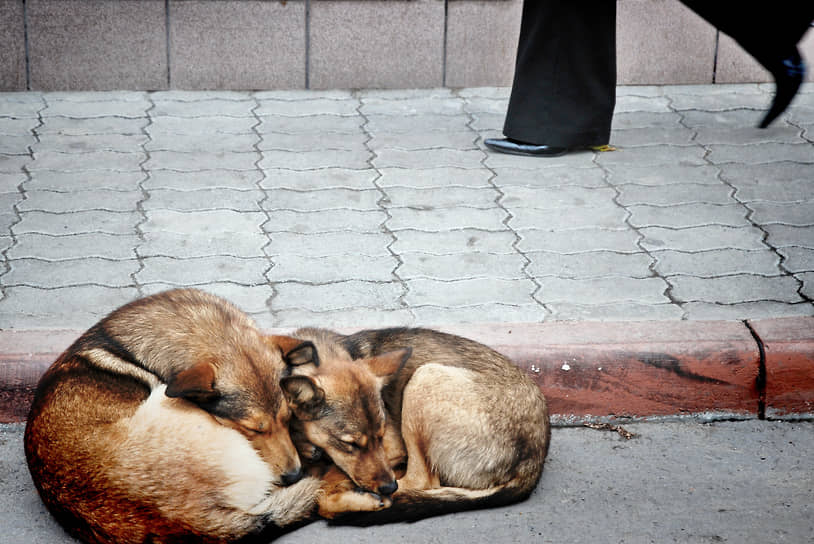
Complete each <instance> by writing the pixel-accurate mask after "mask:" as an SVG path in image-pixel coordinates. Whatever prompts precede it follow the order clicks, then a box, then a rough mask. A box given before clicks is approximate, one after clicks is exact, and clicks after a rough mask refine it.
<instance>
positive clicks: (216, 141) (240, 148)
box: [144, 132, 259, 153]
mask: <svg viewBox="0 0 814 544" xmlns="http://www.w3.org/2000/svg"><path fill="white" fill-rule="evenodd" d="M258 140H259V138H258V136H257V135H256V134H253V133H250V132H246V133H240V134H219V135H218V137H217V138H213V137H212V134H210V133H196V134H167V133H157V134H151V137H150V139H149V141H147V142H146V143H145V144H144V149H146V150H147V151H149V152H155V151H177V152H184V153H193V152H196V151H197V152H212V151H216V152H227V151H231V152H234V153H239V152H245V151H249V150H251V149H252V148H253V146H254V145H255V144H256V143H257V142H258Z"/></svg>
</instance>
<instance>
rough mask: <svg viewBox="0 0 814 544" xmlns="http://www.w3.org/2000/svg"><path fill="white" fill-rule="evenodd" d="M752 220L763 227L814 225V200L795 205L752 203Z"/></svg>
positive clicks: (750, 205)
mask: <svg viewBox="0 0 814 544" xmlns="http://www.w3.org/2000/svg"><path fill="white" fill-rule="evenodd" d="M749 207H750V208H751V209H752V210H753V212H754V213H753V214H752V220H753V221H756V222H758V223H760V224H762V225H768V224H771V223H782V224H784V225H795V226H800V227H806V226H812V225H814V200H809V201H807V202H795V203H793V204H787V203H775V202H752V203H750V204H749Z"/></svg>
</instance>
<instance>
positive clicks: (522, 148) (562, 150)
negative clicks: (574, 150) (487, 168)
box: [483, 138, 568, 157]
mask: <svg viewBox="0 0 814 544" xmlns="http://www.w3.org/2000/svg"><path fill="white" fill-rule="evenodd" d="M483 144H484V145H485V146H486V147H488V148H489V149H492V150H494V151H498V152H500V153H509V154H511V155H525V156H528V157H559V156H560V155H565V154H566V153H568V148H567V147H554V146H550V145H536V144H529V143H526V142H519V141H517V140H512V139H511V138H487V139H485V140H484V141H483Z"/></svg>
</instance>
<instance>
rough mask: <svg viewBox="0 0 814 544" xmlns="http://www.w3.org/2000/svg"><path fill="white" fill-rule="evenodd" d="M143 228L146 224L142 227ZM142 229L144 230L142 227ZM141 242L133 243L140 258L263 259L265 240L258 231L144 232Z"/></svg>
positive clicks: (266, 240) (266, 239)
mask: <svg viewBox="0 0 814 544" xmlns="http://www.w3.org/2000/svg"><path fill="white" fill-rule="evenodd" d="M146 227H147V228H149V227H150V225H146ZM142 228H144V227H142ZM142 239H143V241H142V242H140V243H138V244H134V247H136V246H137V250H136V251H137V252H138V255H139V256H141V257H154V256H163V257H177V258H179V259H186V258H191V257H209V256H212V255H223V256H231V257H241V258H250V257H264V256H265V253H264V252H263V246H265V245H266V243H267V242H268V238H267V237H266V236H265V235H264V234H262V233H260V232H223V233H217V232H203V233H200V234H199V233H195V232H191V233H186V234H179V233H175V232H166V231H149V230H148V231H147V232H144V233H143V235H142Z"/></svg>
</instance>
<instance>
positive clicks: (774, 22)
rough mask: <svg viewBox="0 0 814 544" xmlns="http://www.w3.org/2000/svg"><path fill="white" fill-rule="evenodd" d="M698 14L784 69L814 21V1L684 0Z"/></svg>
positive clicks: (772, 65) (773, 66)
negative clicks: (785, 60)
mask: <svg viewBox="0 0 814 544" xmlns="http://www.w3.org/2000/svg"><path fill="white" fill-rule="evenodd" d="M681 2H682V3H683V4H684V5H685V6H687V7H688V8H690V9H691V10H693V11H694V12H695V13H697V14H698V15H700V16H701V17H703V18H704V19H706V20H707V22H708V23H710V24H711V25H713V26H715V27H716V28H717V29H718V30H720V31H721V32H723V33H724V34H727V35H729V37H731V38H732V39H734V40H735V41H736V42H738V45H740V46H741V47H742V48H743V49H744V51H746V52H747V53H749V54H750V55H752V56H753V57H754V58H755V60H757V61H758V62H759V63H760V64H762V65H763V66H764V67H765V68H766V69H767V70H769V71H770V72H772V73H774V72H775V70H777V69H782V61H783V60H784V59H786V58H789V57H791V56H793V55H794V51H795V47H796V45H797V43H798V42H799V41H800V40H801V39H802V37H803V35H804V34H805V33H806V30H808V28H809V26H810V25H811V21H812V20H814V1H811V0H775V1H774V2H771V3H767V2H757V1H755V0H752V1H744V0H740V1H736V0H714V1H713V0H681Z"/></svg>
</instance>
